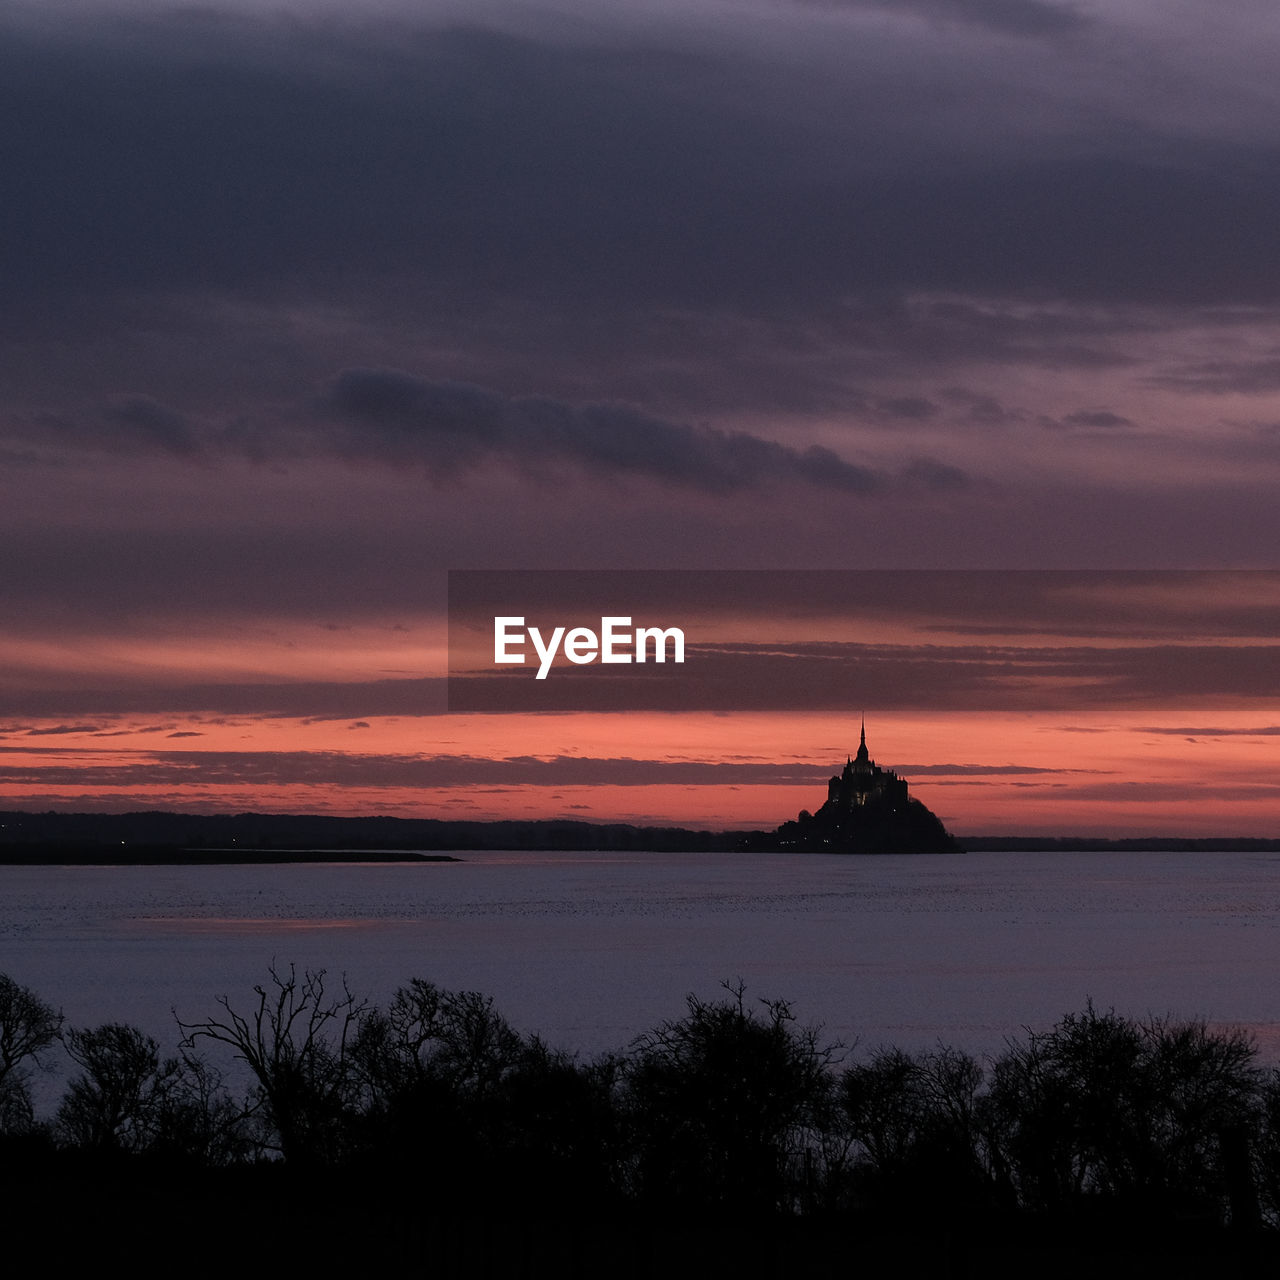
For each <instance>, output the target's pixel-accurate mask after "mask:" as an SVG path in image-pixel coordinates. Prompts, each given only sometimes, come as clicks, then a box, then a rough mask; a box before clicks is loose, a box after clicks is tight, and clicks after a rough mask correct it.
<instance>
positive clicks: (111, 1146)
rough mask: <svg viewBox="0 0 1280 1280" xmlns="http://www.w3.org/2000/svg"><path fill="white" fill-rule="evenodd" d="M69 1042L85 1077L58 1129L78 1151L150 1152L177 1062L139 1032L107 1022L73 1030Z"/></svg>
mask: <svg viewBox="0 0 1280 1280" xmlns="http://www.w3.org/2000/svg"><path fill="white" fill-rule="evenodd" d="M63 1043H64V1044H65V1045H66V1048H67V1052H68V1053H69V1054H70V1055H71V1058H72V1061H74V1062H76V1063H77V1064H78V1065H79V1066H80V1067H81V1068H82V1070H81V1073H80V1075H78V1076H77V1077H76V1078H75V1079H74V1080H72V1082H71V1084H70V1086H69V1087H68V1089H67V1092H66V1095H65V1096H64V1097H63V1100H62V1104H61V1105H60V1106H59V1107H58V1115H57V1121H56V1125H57V1129H58V1130H59V1131H60V1133H61V1134H62V1136H63V1137H64V1138H65V1139H67V1140H68V1141H70V1142H72V1143H73V1144H74V1145H76V1146H80V1147H90V1148H97V1149H99V1150H114V1151H133V1152H137V1151H145V1150H147V1149H148V1148H149V1147H150V1146H151V1145H152V1143H153V1141H154V1140H155V1137H156V1135H157V1133H158V1132H159V1129H160V1126H161V1122H162V1117H163V1112H164V1106H165V1100H166V1097H167V1095H168V1093H169V1090H170V1088H171V1086H172V1084H173V1081H174V1077H175V1076H176V1075H177V1073H178V1069H179V1064H178V1061H177V1059H176V1058H169V1059H167V1060H165V1061H163V1062H162V1061H161V1060H160V1046H159V1044H158V1043H157V1042H156V1041H155V1040H153V1039H152V1038H151V1037H150V1036H148V1035H144V1034H143V1033H142V1032H141V1031H139V1030H138V1029H137V1027H130V1026H126V1025H125V1024H124V1023H120V1022H106V1023H103V1025H102V1026H100V1027H94V1028H87V1027H86V1028H82V1029H75V1028H73V1029H72V1030H70V1031H68V1032H67V1033H66V1034H65V1035H64V1036H63Z"/></svg>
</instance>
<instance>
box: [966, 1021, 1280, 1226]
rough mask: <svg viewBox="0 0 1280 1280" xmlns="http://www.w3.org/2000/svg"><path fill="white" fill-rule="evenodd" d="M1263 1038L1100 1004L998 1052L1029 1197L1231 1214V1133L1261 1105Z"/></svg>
mask: <svg viewBox="0 0 1280 1280" xmlns="http://www.w3.org/2000/svg"><path fill="white" fill-rule="evenodd" d="M1254 1059H1255V1050H1254V1047H1253V1044H1252V1042H1251V1041H1250V1040H1249V1039H1248V1038H1247V1037H1245V1036H1244V1035H1241V1034H1239V1033H1237V1032H1232V1031H1222V1032H1213V1031H1210V1030H1208V1029H1207V1027H1206V1026H1205V1024H1204V1023H1201V1022H1186V1023H1173V1022H1170V1021H1168V1020H1165V1019H1158V1018H1153V1019H1149V1020H1147V1021H1145V1022H1135V1021H1132V1020H1130V1019H1127V1018H1123V1017H1120V1016H1119V1015H1118V1014H1116V1013H1115V1012H1114V1011H1111V1012H1107V1013H1100V1012H1098V1010H1096V1009H1095V1008H1094V1006H1093V1004H1092V1003H1089V1004H1088V1005H1087V1006H1086V1008H1085V1010H1084V1011H1083V1012H1082V1013H1076V1014H1068V1015H1067V1016H1066V1017H1064V1018H1063V1019H1062V1020H1061V1021H1060V1022H1059V1023H1058V1024H1057V1025H1056V1026H1055V1027H1053V1028H1052V1029H1051V1030H1050V1031H1048V1032H1044V1033H1039V1034H1037V1033H1032V1034H1030V1035H1029V1036H1028V1038H1027V1039H1026V1040H1025V1041H1023V1042H1019V1043H1014V1044H1011V1045H1010V1046H1009V1048H1008V1050H1007V1051H1006V1052H1005V1053H1004V1054H1003V1055H1001V1057H1000V1058H999V1059H998V1060H997V1061H996V1063H995V1065H994V1068H993V1074H992V1084H991V1093H990V1114H991V1119H992V1133H993V1138H994V1142H995V1146H996V1149H997V1154H998V1157H999V1159H1000V1161H1001V1163H1002V1167H1003V1168H1004V1170H1006V1171H1007V1176H1008V1178H1009V1179H1010V1180H1011V1183H1012V1185H1013V1187H1014V1189H1015V1190H1016V1192H1017V1195H1018V1197H1019V1200H1020V1202H1021V1203H1022V1204H1023V1205H1024V1206H1025V1207H1028V1208H1033V1209H1061V1208H1063V1207H1066V1206H1069V1205H1073V1204H1074V1205H1080V1204H1081V1203H1083V1202H1085V1201H1086V1200H1093V1201H1099V1200H1101V1201H1107V1202H1111V1203H1115V1204H1118V1203H1123V1204H1127V1205H1130V1206H1142V1207H1151V1206H1153V1205H1160V1206H1163V1207H1165V1208H1175V1207H1176V1208H1178V1209H1179V1211H1181V1212H1190V1213H1200V1214H1204V1215H1208V1216H1211V1217H1213V1218H1221V1217H1222V1216H1224V1215H1225V1213H1226V1211H1227V1210H1226V1206H1227V1202H1228V1200H1229V1194H1228V1187H1227V1182H1226V1180H1225V1179H1224V1175H1223V1168H1222V1162H1221V1138H1222V1134H1223V1132H1224V1130H1230V1129H1233V1128H1234V1129H1237V1130H1238V1129H1240V1128H1241V1127H1247V1126H1250V1125H1251V1124H1252V1123H1253V1122H1254V1120H1255V1118H1256V1115H1257V1110H1258V1103H1259V1093H1258V1086H1259V1082H1260V1081H1259V1072H1258V1069H1257V1067H1256V1065H1255V1062H1254Z"/></svg>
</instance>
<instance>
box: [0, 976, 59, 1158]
mask: <svg viewBox="0 0 1280 1280" xmlns="http://www.w3.org/2000/svg"><path fill="white" fill-rule="evenodd" d="M61 1029H62V1014H61V1013H60V1012H59V1011H58V1010H56V1009H54V1007H53V1006H52V1005H50V1004H46V1003H45V1002H44V1001H43V1000H41V999H40V997H39V996H37V995H36V994H35V993H34V992H33V991H31V990H30V989H29V988H27V987H22V986H19V985H18V984H17V983H16V982H14V980H13V979H12V978H10V977H9V976H8V974H4V973H0V1133H4V1132H11V1131H13V1130H17V1129H25V1128H27V1127H29V1126H30V1124H31V1122H32V1112H31V1090H30V1083H29V1082H30V1076H31V1072H30V1066H29V1064H34V1065H35V1066H39V1065H40V1053H41V1052H42V1051H43V1050H44V1049H47V1048H48V1047H49V1046H50V1045H51V1044H53V1043H55V1042H56V1041H57V1039H58V1033H59V1031H61Z"/></svg>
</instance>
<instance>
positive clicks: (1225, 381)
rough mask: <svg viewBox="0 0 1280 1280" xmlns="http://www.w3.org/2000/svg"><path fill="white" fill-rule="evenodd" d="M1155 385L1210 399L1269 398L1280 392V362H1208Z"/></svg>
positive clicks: (1163, 377) (1158, 378)
mask: <svg viewBox="0 0 1280 1280" xmlns="http://www.w3.org/2000/svg"><path fill="white" fill-rule="evenodd" d="M1149 381H1150V382H1152V383H1153V384H1155V385H1159V386H1166V387H1174V388H1177V389H1178V390H1180V391H1199V392H1203V393H1205V394H1210V395H1237V394H1244V395H1265V394H1270V393H1271V392H1274V391H1280V358H1277V359H1268V360H1205V361H1202V362H1200V363H1198V364H1190V365H1187V366H1185V367H1184V368H1182V369H1178V370H1175V371H1174V372H1171V373H1165V374H1160V375H1158V376H1156V377H1153V378H1151V379H1149Z"/></svg>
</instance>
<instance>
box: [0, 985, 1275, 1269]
mask: <svg viewBox="0 0 1280 1280" xmlns="http://www.w3.org/2000/svg"><path fill="white" fill-rule="evenodd" d="M175 1019H176V1020H177V1024H178V1025H177V1043H176V1046H175V1048H174V1051H173V1052H171V1053H170V1052H167V1051H166V1050H164V1049H163V1048H162V1046H161V1045H160V1044H159V1043H158V1042H157V1041H156V1040H155V1039H154V1038H152V1037H150V1036H148V1035H146V1034H145V1033H143V1032H142V1031H140V1030H138V1029H137V1028H135V1027H132V1026H129V1025H126V1024H121V1023H104V1024H102V1025H99V1026H96V1027H69V1026H67V1025H66V1024H65V1021H64V1019H63V1017H62V1015H61V1014H60V1013H59V1012H58V1011H57V1010H55V1009H54V1008H53V1007H52V1006H51V1005H50V1004H48V1003H47V1002H46V1001H44V1000H43V999H42V998H41V997H40V996H39V994H38V993H36V992H34V991H31V990H30V989H28V988H25V987H23V986H21V985H19V984H18V983H16V982H15V981H13V980H12V979H10V978H8V977H4V976H0V1171H2V1176H3V1179H4V1182H5V1184H6V1187H7V1190H6V1195H7V1196H8V1197H9V1198H10V1199H11V1200H12V1198H13V1197H14V1195H15V1194H16V1195H17V1196H18V1199H19V1200H21V1199H22V1195H23V1194H25V1195H27V1196H28V1197H29V1198H30V1199H31V1201H32V1203H33V1204H34V1203H35V1202H36V1201H37V1200H38V1201H39V1203H40V1204H54V1203H57V1191H56V1188H57V1186H58V1185H59V1184H58V1182H57V1179H58V1178H60V1177H61V1178H67V1177H69V1178H71V1179H72V1181H73V1182H75V1181H76V1180H77V1179H78V1180H79V1181H78V1182H76V1185H77V1186H78V1187H79V1190H80V1194H82V1195H88V1196H89V1197H90V1198H92V1197H93V1196H95V1195H97V1194H98V1193H99V1192H101V1193H104V1194H108V1199H109V1191H110V1189H111V1188H120V1187H130V1186H132V1185H134V1184H133V1183H131V1182H130V1178H133V1179H135V1180H136V1179H137V1178H139V1177H143V1176H150V1177H152V1179H153V1182H154V1185H160V1186H166V1187H171V1188H173V1187H178V1186H181V1187H183V1188H184V1189H185V1194H186V1195H187V1196H188V1197H190V1196H191V1195H192V1194H193V1193H194V1190H195V1189H196V1188H197V1187H200V1188H204V1192H203V1194H205V1195H209V1194H213V1192H210V1191H209V1188H211V1187H213V1188H215V1189H216V1188H221V1190H220V1191H218V1192H217V1194H218V1195H220V1196H222V1201H220V1203H227V1196H228V1195H229V1194H231V1193H229V1192H228V1190H227V1188H228V1187H232V1186H236V1187H241V1188H243V1194H244V1195H245V1196H247V1197H249V1198H250V1199H252V1200H253V1201H254V1202H255V1203H257V1202H259V1201H260V1200H261V1198H262V1197H267V1198H271V1197H274V1198H276V1200H277V1201H279V1202H280V1203H285V1202H287V1201H289V1197H290V1196H291V1195H294V1194H298V1195H299V1196H301V1197H302V1198H303V1199H304V1200H305V1199H306V1198H307V1197H310V1196H313V1195H314V1194H315V1193H316V1190H317V1189H318V1188H324V1196H325V1203H326V1204H329V1203H330V1202H332V1204H333V1206H334V1207H333V1212H334V1213H335V1214H340V1213H346V1212H347V1211H348V1210H350V1211H351V1212H353V1213H354V1212H355V1210H354V1209H353V1208H352V1206H353V1205H357V1204H358V1205H361V1206H364V1207H363V1208H362V1209H360V1211H359V1212H360V1213H361V1214H365V1215H366V1216H367V1215H368V1213H370V1212H373V1209H372V1208H371V1207H370V1206H381V1207H382V1208H383V1209H384V1211H385V1210H389V1209H394V1210H395V1213H396V1214H397V1215H403V1214H409V1215H410V1216H412V1215H413V1214H415V1213H416V1214H417V1215H418V1217H421V1216H422V1215H423V1214H424V1213H435V1214H443V1215H445V1216H446V1217H447V1216H449V1215H453V1216H454V1217H455V1218H456V1217H457V1216H458V1215H463V1216H464V1217H465V1215H466V1214H468V1213H476V1212H478V1210H477V1206H483V1212H484V1213H485V1214H487V1215H490V1216H491V1217H492V1216H496V1217H498V1218H501V1217H502V1216H503V1215H518V1216H524V1217H526V1218H528V1217H533V1218H538V1219H546V1218H547V1217H548V1216H554V1215H560V1216H564V1215H565V1214H570V1215H572V1216H573V1217H574V1218H575V1219H576V1220H578V1221H579V1222H581V1223H597V1224H599V1223H602V1222H611V1223H619V1222H626V1221H632V1222H637V1221H646V1222H655V1221H657V1222H665V1223H684V1224H690V1223H697V1224H702V1225H704V1226H705V1225H706V1224H719V1225H720V1226H723V1225H724V1224H734V1223H736V1224H741V1223H747V1222H749V1223H754V1224H756V1225H757V1227H760V1226H761V1224H772V1226H773V1228H774V1229H778V1230H781V1229H783V1228H785V1227H787V1225H788V1224H790V1225H791V1226H794V1225H795V1224H802V1225H807V1227H811V1228H815V1229H821V1230H829V1231H836V1232H837V1233H844V1234H843V1235H840V1238H845V1235H847V1232H848V1231H850V1230H854V1229H855V1228H856V1229H858V1230H864V1229H865V1230H867V1231H870V1232H881V1233H883V1232H886V1231H890V1232H891V1231H895V1230H896V1231H902V1230H908V1231H910V1232H915V1233H917V1234H919V1233H921V1232H923V1233H925V1234H929V1233H931V1232H932V1233H935V1234H937V1236H938V1238H940V1239H941V1238H944V1237H945V1238H947V1239H952V1240H954V1239H955V1238H956V1233H957V1232H960V1233H962V1234H963V1235H965V1236H966V1237H972V1236H974V1235H975V1233H976V1234H977V1235H979V1236H983V1237H985V1238H988V1239H989V1238H992V1237H995V1236H1001V1235H1008V1234H1009V1233H1013V1234H1017V1233H1018V1232H1025V1231H1026V1230H1028V1229H1029V1228H1031V1227H1033V1228H1034V1229H1035V1231H1037V1232H1040V1233H1041V1235H1042V1236H1043V1233H1044V1232H1046V1231H1047V1232H1049V1234H1050V1235H1052V1234H1054V1233H1057V1234H1058V1235H1059V1236H1060V1237H1061V1238H1063V1239H1075V1238H1077V1237H1078V1233H1079V1232H1081V1231H1082V1230H1083V1231H1094V1232H1097V1231H1104V1232H1107V1231H1110V1232H1112V1233H1113V1234H1114V1233H1117V1232H1118V1233H1120V1234H1121V1235H1122V1236H1123V1238H1125V1239H1129V1238H1131V1237H1132V1238H1133V1239H1139V1238H1147V1237H1149V1236H1150V1234H1151V1233H1152V1232H1156V1231H1158V1232H1161V1233H1163V1235H1162V1237H1161V1238H1162V1239H1165V1240H1171V1239H1176V1238H1179V1237H1180V1233H1182V1234H1185V1233H1187V1232H1193V1233H1194V1232H1200V1233H1201V1236H1200V1237H1198V1238H1201V1239H1202V1238H1203V1233H1205V1232H1209V1233H1211V1234H1212V1233H1226V1234H1222V1235H1220V1238H1221V1239H1227V1238H1232V1239H1237V1240H1238V1239H1242V1238H1245V1237H1247V1238H1248V1239H1249V1240H1251V1241H1253V1242H1254V1244H1255V1245H1259V1244H1262V1245H1265V1246H1266V1247H1267V1248H1272V1247H1273V1246H1274V1244H1275V1242H1276V1238H1277V1227H1278V1226H1280V1070H1277V1069H1276V1068H1275V1067H1268V1066H1264V1065H1263V1064H1262V1063H1261V1062H1260V1061H1259V1058H1258V1054H1257V1051H1256V1048H1255V1046H1254V1044H1253V1042H1252V1041H1251V1040H1250V1038H1249V1037H1247V1036H1246V1035H1244V1034H1243V1033H1240V1032H1238V1031H1233V1030H1215V1029H1211V1028H1210V1027H1208V1026H1207V1025H1206V1024H1205V1023H1204V1022H1201V1021H1186V1022H1182V1021H1175V1020H1173V1019H1168V1018H1155V1017H1152V1018H1147V1019H1144V1020H1134V1019H1131V1018H1127V1017H1123V1016H1120V1015H1118V1014H1116V1013H1115V1012H1113V1011H1103V1010H1100V1009H1098V1008H1096V1007H1095V1006H1094V1005H1093V1004H1092V1003H1089V1004H1087V1005H1086V1007H1085V1008H1084V1009H1083V1010H1081V1011H1079V1012H1076V1013H1071V1014H1068V1015H1066V1016H1065V1017H1063V1018H1062V1019H1061V1020H1060V1021H1059V1022H1058V1023H1057V1024H1056V1025H1054V1026H1052V1027H1050V1028H1048V1029H1047V1030H1042V1031H1029V1032H1027V1033H1026V1035H1025V1036H1024V1037H1022V1038H1020V1039H1016V1040H1011V1041H1009V1042H1008V1043H1007V1045H1006V1048H1005V1049H1004V1051H1003V1052H1002V1053H1000V1054H998V1055H997V1056H995V1057H994V1058H990V1059H986V1060H979V1059H978V1058H975V1057H974V1056H972V1055H970V1054H968V1053H966V1052H964V1051H963V1050H960V1049H957V1048H954V1047H949V1046H944V1045H939V1046H938V1047H936V1048H934V1049H932V1050H928V1051H924V1052H907V1051H905V1050H902V1049H898V1048H893V1047H881V1048H877V1049H874V1050H872V1051H870V1052H869V1053H864V1054H861V1055H856V1056H855V1055H852V1054H850V1053H848V1052H847V1051H846V1049H845V1047H844V1046H841V1045H839V1044H836V1043H831V1042H828V1041H827V1040H826V1039H825V1038H824V1036H823V1033H822V1031H821V1029H820V1028H818V1027H813V1026H806V1025H803V1024H801V1023H800V1022H799V1021H797V1019H796V1017H795V1016H794V1014H793V1011H792V1009H791V1007H790V1005H789V1004H788V1003H787V1002H786V1001H783V1000H752V999H748V997H747V994H746V992H745V991H744V990H743V988H742V985H741V984H740V983H739V984H736V985H730V984H725V988H724V994H723V995H722V996H721V997H719V998H717V999H713V1000H702V999H699V998H697V997H695V996H690V997H688V999H687V1003H686V1007H685V1010H684V1012H683V1014H682V1015H681V1016H679V1017H676V1018H673V1019H671V1020H669V1021H666V1022H663V1023H662V1024H661V1025H659V1026H657V1027H656V1028H654V1029H653V1030H651V1031H648V1032H645V1033H644V1034H642V1035H640V1036H638V1037H636V1038H635V1039H634V1040H633V1041H632V1042H631V1043H630V1044H629V1045H628V1046H627V1047H626V1048H625V1049H622V1050H619V1051H617V1052H613V1053H607V1054H603V1055H600V1056H597V1057H593V1058H590V1059H580V1058H578V1057H575V1056H573V1055H570V1054H568V1053H566V1052H564V1051H562V1050H560V1049H557V1048H554V1047H552V1046H550V1045H548V1044H546V1043H545V1042H544V1041H542V1040H541V1039H540V1038H539V1037H537V1036H531V1035H524V1034H521V1033H519V1032H517V1031H516V1030H515V1029H514V1028H513V1027H512V1026H511V1024H510V1023H509V1022H508V1021H507V1020H506V1018H504V1017H503V1016H502V1014H501V1013H499V1011H498V1010H496V1009H495V1008H494V1005H493V1001H492V1000H491V999H490V998H489V997H487V996H485V995H483V994H481V993H478V992H473V991H448V990H444V989H442V988H440V987H438V986H436V985H434V984H432V983H430V982H427V981H424V980H421V979H413V980H411V981H409V982H408V983H406V985H405V986H403V987H402V988H401V989H400V990H399V991H397V992H396V994H395V996H394V997H393V998H392V999H391V1001H390V1002H389V1003H388V1004H387V1005H386V1006H385V1007H378V1006H375V1005H374V1004H371V1003H370V1002H368V1001H366V1000H364V999H361V998H359V997H358V996H357V995H355V994H353V993H352V992H351V991H350V990H349V989H348V987H347V985H346V983H345V981H343V982H341V983H337V984H334V983H331V982H329V981H328V980H327V979H326V976H325V974H324V972H323V971H303V972H298V971H297V970H296V969H295V968H293V967H288V968H285V967H283V966H273V967H272V968H271V969H270V971H269V973H268V976H267V977H266V979H265V980H264V981H263V982H262V983H261V984H260V985H258V986H256V987H255V988H254V989H253V991H252V992H248V993H242V994H240V995H236V996H223V997H219V998H217V999H216V1000H215V1001H214V1002H213V1011H212V1012H211V1013H206V1014H205V1015H203V1016H201V1015H191V1016H190V1020H187V1018H185V1017H183V1016H181V1015H179V1014H178V1013H175ZM210 1048H214V1049H216V1050H217V1053H219V1054H221V1055H222V1057H223V1060H224V1061H225V1059H226V1058H227V1057H228V1056H234V1058H235V1059H237V1060H238V1062H239V1063H240V1068H238V1070H240V1071H241V1072H242V1074H243V1077H244V1079H243V1080H242V1081H240V1082H239V1083H238V1084H235V1083H229V1082H228V1080H227V1079H226V1077H224V1075H223V1074H222V1073H221V1072H220V1071H219V1070H218V1069H217V1068H216V1067H215V1066H214V1065H213V1064H212V1063H211V1061H210V1055H209V1054H208V1053H207V1050H209V1049H210ZM55 1054H59V1055H62V1056H64V1058H65V1059H66V1060H69V1063H70V1066H71V1072H72V1074H71V1077H70V1079H69V1081H68V1083H67V1085H66V1087H65V1090H64V1092H63V1093H62V1096H61V1100H60V1101H59V1102H58V1103H57V1105H56V1107H55V1108H54V1109H53V1111H52V1113H51V1114H48V1115H39V1114H37V1112H36V1109H35V1107H34V1105H33V1101H32V1088H31V1086H32V1082H33V1079H34V1076H35V1073H36V1072H37V1071H38V1070H41V1069H45V1070H48V1069H51V1067H52V1065H53V1061H54V1055H55ZM215 1056H216V1055H215ZM212 1176H216V1177H218V1178H220V1179H221V1181H220V1182H211V1181H209V1179H210V1177H212ZM200 1179H204V1181H203V1182H202V1181H200ZM235 1179H239V1182H236V1181H235ZM228 1180H231V1181H228ZM298 1189H302V1190H301V1191H299V1190H298ZM50 1195H52V1196H53V1199H51V1200H50V1199H48V1197H49V1196H50ZM42 1197H43V1198H42ZM344 1198H345V1202H344ZM232 1200H233V1202H234V1196H232ZM186 1211H187V1212H190V1209H188V1210H186ZM357 1217H359V1214H357ZM362 1220H363V1219H362ZM1037 1238H1039V1237H1037ZM1214 1238H1219V1237H1214ZM636 1274H640V1273H639V1272H637V1273H636Z"/></svg>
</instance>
